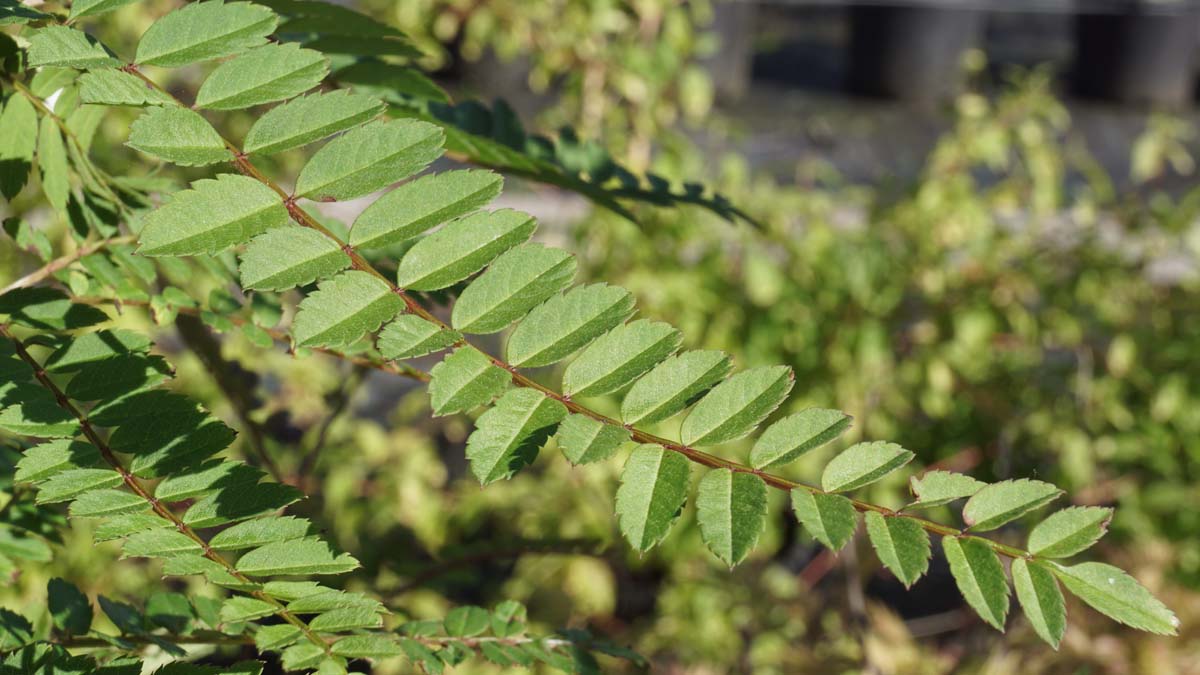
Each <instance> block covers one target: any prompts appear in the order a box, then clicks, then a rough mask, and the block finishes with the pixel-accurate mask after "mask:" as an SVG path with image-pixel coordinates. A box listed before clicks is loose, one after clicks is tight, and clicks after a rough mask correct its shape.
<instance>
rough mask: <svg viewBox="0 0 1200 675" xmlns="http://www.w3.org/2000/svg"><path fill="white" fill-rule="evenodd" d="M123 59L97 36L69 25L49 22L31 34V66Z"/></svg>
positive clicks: (80, 65)
mask: <svg viewBox="0 0 1200 675" xmlns="http://www.w3.org/2000/svg"><path fill="white" fill-rule="evenodd" d="M117 65H120V62H119V61H117V60H116V59H115V58H113V57H112V55H111V54H109V53H108V51H107V50H106V49H105V48H104V45H102V44H100V43H99V42H98V41H97V40H96V39H95V38H93V37H92V36H90V35H88V34H87V33H84V32H83V31H81V30H75V29H74V28H67V27H66V26H48V27H46V28H43V29H41V30H39V31H38V32H36V33H34V34H33V36H32V37H30V38H29V67H30V68H43V67H46V66H57V67H61V68H99V67H104V66H117Z"/></svg>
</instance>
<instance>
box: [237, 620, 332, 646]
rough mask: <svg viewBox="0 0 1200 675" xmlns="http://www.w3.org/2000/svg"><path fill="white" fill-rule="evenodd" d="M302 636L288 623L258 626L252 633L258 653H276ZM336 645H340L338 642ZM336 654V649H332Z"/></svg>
mask: <svg viewBox="0 0 1200 675" xmlns="http://www.w3.org/2000/svg"><path fill="white" fill-rule="evenodd" d="M301 636H303V633H302V632H301V631H300V629H299V628H297V627H296V626H293V625H292V624H290V623H281V624H275V625H271V626H259V628H258V630H257V631H256V632H255V633H254V646H255V647H257V648H258V651H260V652H277V651H279V650H280V649H282V648H284V647H287V646H288V645H290V644H294V643H295V642H296V641H297V640H299V639H300V638H301ZM337 644H341V641H338V643H337ZM334 651H335V653H336V651H337V648H336V647H335V648H334Z"/></svg>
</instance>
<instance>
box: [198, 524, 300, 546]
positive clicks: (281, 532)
mask: <svg viewBox="0 0 1200 675" xmlns="http://www.w3.org/2000/svg"><path fill="white" fill-rule="evenodd" d="M311 531H312V524H311V523H309V522H308V521H307V520H305V519H304V518H296V517H294V516H270V517H266V518H256V519H254V520H247V521H246V522H244V523H238V524H237V525H234V526H233V527H230V528H227V529H224V530H221V531H220V532H218V533H216V534H215V535H213V537H212V539H210V540H209V542H208V545H209V546H211V547H213V548H214V549H217V550H218V551H237V550H240V549H245V548H256V547H258V546H265V545H267V544H275V543H279V542H285V541H291V540H293V539H300V538H302V537H306V536H308V535H309V534H310V533H311Z"/></svg>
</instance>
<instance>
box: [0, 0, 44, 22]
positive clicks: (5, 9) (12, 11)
mask: <svg viewBox="0 0 1200 675" xmlns="http://www.w3.org/2000/svg"><path fill="white" fill-rule="evenodd" d="M53 19H54V17H53V16H51V15H49V14H45V13H43V12H39V11H37V10H35V9H32V8H30V7H27V6H25V4H24V3H22V2H20V0H0V26H7V25H9V24H18V25H20V24H26V23H29V22H30V21H44V20H53Z"/></svg>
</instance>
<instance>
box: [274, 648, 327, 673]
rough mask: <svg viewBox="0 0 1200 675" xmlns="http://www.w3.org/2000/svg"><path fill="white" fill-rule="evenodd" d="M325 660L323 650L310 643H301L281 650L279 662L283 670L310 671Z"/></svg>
mask: <svg viewBox="0 0 1200 675" xmlns="http://www.w3.org/2000/svg"><path fill="white" fill-rule="evenodd" d="M324 658H325V650H323V649H321V647H320V646H318V645H315V644H313V643H311V642H301V643H300V644H298V645H292V646H291V647H288V648H287V649H285V650H283V654H282V658H281V661H282V663H283V669H284V670H288V671H291V670H311V669H313V668H316V667H317V666H318V665H320V663H321V661H322V660H323V659H324Z"/></svg>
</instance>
